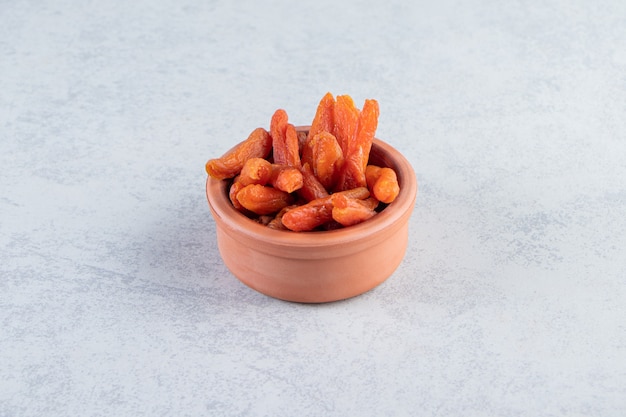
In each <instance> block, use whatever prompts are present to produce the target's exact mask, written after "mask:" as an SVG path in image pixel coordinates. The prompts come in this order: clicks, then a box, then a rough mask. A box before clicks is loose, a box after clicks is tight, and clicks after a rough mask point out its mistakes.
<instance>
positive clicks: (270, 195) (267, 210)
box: [237, 184, 293, 215]
mask: <svg viewBox="0 0 626 417" xmlns="http://www.w3.org/2000/svg"><path fill="white" fill-rule="evenodd" d="M237 200H238V201H239V203H240V204H241V205H242V206H243V207H244V208H246V209H247V210H250V211H251V212H253V213H256V214H258V215H264V214H272V213H277V212H278V211H280V210H281V209H282V208H283V207H286V206H288V205H290V204H291V203H292V202H293V197H292V196H291V194H289V193H286V192H284V191H281V190H278V189H276V188H273V187H268V186H265V185H260V184H250V185H246V186H245V187H243V188H242V189H241V190H240V191H239V192H238V193H237Z"/></svg>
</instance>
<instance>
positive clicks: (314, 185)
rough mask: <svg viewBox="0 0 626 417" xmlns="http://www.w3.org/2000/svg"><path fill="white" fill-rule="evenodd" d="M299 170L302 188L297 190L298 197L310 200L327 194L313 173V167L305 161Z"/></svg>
mask: <svg viewBox="0 0 626 417" xmlns="http://www.w3.org/2000/svg"><path fill="white" fill-rule="evenodd" d="M300 171H301V172H302V188H300V189H299V190H298V195H299V196H300V197H302V198H303V199H305V200H306V201H312V200H315V199H317V198H323V197H326V196H328V191H326V188H324V185H322V183H321V182H320V181H319V180H318V179H317V177H316V176H315V174H314V173H313V169H312V168H311V166H310V165H309V164H308V163H305V164H304V165H303V166H302V168H301V170H300Z"/></svg>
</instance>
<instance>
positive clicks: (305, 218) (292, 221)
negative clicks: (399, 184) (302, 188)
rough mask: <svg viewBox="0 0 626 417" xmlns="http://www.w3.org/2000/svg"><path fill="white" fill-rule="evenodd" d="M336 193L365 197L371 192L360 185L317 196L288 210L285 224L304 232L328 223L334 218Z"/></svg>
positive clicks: (352, 196)
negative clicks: (324, 195)
mask: <svg viewBox="0 0 626 417" xmlns="http://www.w3.org/2000/svg"><path fill="white" fill-rule="evenodd" d="M336 195H344V196H345V197H348V198H358V199H365V198H368V197H369V195H370V193H369V191H368V189H367V188H365V187H360V188H355V189H353V190H346V191H341V192H338V193H335V194H332V195H329V196H326V197H322V198H317V199H315V200H312V201H309V202H308V203H306V204H304V205H301V206H298V207H296V208H293V209H291V210H289V211H287V212H286V213H285V214H284V215H283V218H282V221H283V225H285V227H287V228H288V229H289V230H292V231H294V232H304V231H310V230H313V229H315V228H316V227H319V226H321V225H323V224H325V223H328V222H329V221H331V220H332V219H333V198H336V197H335V196H336Z"/></svg>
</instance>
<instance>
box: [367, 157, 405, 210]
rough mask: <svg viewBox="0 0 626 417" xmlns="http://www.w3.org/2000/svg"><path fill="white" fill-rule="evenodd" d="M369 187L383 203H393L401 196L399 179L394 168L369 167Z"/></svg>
mask: <svg viewBox="0 0 626 417" xmlns="http://www.w3.org/2000/svg"><path fill="white" fill-rule="evenodd" d="M365 177H366V180H367V187H368V188H369V189H370V191H371V192H372V194H374V197H376V198H377V199H378V200H379V201H381V202H383V203H387V204H389V203H391V202H393V201H394V200H395V199H396V197H398V194H400V185H399V184H398V177H397V175H396V172H395V171H394V170H393V169H392V168H388V167H382V168H381V167H378V166H376V165H368V166H367V168H366V169H365Z"/></svg>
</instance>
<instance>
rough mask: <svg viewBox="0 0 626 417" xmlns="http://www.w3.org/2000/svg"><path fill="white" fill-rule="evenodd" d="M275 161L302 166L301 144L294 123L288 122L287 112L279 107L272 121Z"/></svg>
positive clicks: (271, 133) (271, 132) (297, 166)
mask: <svg viewBox="0 0 626 417" xmlns="http://www.w3.org/2000/svg"><path fill="white" fill-rule="evenodd" d="M270 135H271V136H272V150H273V152H274V153H273V155H274V163H275V164H280V165H290V166H293V167H296V168H300V144H299V141H298V133H297V132H296V128H295V126H294V125H292V124H290V123H289V122H288V117H287V112H285V110H283V109H278V110H276V111H275V112H274V115H273V116H272V120H271V121H270Z"/></svg>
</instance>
